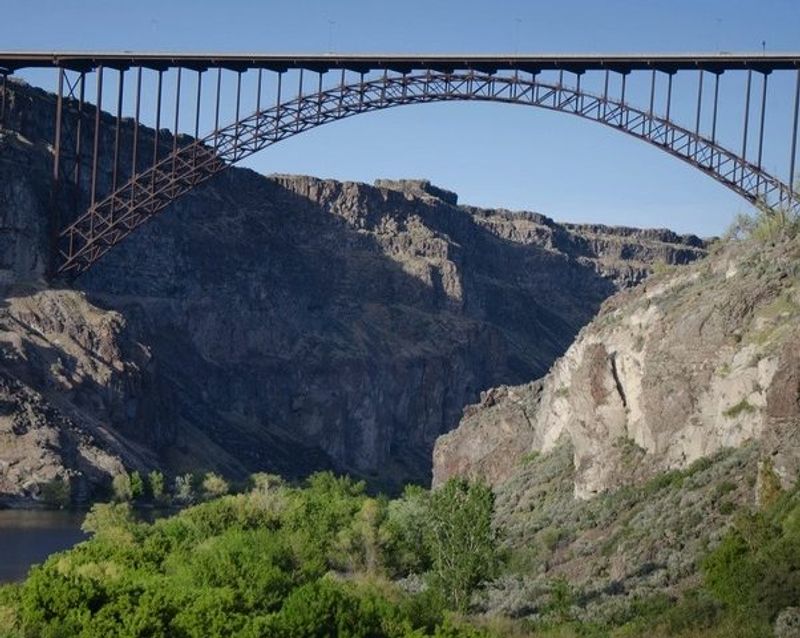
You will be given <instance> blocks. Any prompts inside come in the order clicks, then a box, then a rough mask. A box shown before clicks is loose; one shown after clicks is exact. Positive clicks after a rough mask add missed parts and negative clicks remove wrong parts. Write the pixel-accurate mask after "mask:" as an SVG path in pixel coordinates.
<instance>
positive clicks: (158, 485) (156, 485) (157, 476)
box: [147, 470, 166, 503]
mask: <svg viewBox="0 0 800 638" xmlns="http://www.w3.org/2000/svg"><path fill="white" fill-rule="evenodd" d="M147 482H148V483H149V485H150V496H152V498H153V500H154V501H155V502H156V503H161V502H162V501H164V496H165V495H166V494H165V490H164V475H163V474H162V473H161V472H159V471H158V470H153V471H152V472H150V474H148V475H147Z"/></svg>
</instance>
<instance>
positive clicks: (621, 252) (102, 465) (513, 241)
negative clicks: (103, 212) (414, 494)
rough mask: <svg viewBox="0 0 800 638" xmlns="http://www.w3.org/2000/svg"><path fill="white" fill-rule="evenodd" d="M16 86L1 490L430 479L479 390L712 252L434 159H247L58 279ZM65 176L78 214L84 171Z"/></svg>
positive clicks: (44, 153)
mask: <svg viewBox="0 0 800 638" xmlns="http://www.w3.org/2000/svg"><path fill="white" fill-rule="evenodd" d="M12 86H13V90H14V93H13V95H12V99H11V100H9V103H10V115H9V117H8V118H7V126H6V129H4V130H2V131H0V219H2V230H0V242H2V252H0V281H2V284H3V294H2V300H3V301H2V308H0V494H1V495H5V497H6V499H7V500H8V499H9V498H12V497H16V498H21V499H29V498H36V497H37V495H38V494H39V491H40V489H41V485H43V484H45V483H46V482H47V481H49V480H51V479H53V478H56V477H60V478H66V479H69V480H70V481H71V483H72V485H73V488H74V490H73V491H74V496H75V498H78V499H87V498H90V497H91V496H92V495H93V494H96V493H98V492H99V491H100V492H101V491H102V489H103V486H104V485H107V483H108V481H109V480H110V477H111V476H112V475H113V474H115V473H116V472H119V471H121V470H122V468H127V469H129V470H130V469H140V470H147V469H151V468H156V467H159V468H161V469H164V470H165V471H167V472H168V473H177V472H185V471H200V470H216V471H219V472H222V473H224V474H226V475H227V476H230V477H234V478H237V477H243V476H245V475H247V474H248V473H251V472H254V471H262V470H265V471H273V472H279V473H281V474H284V475H287V476H301V475H304V474H306V473H308V472H310V471H313V470H316V469H322V468H332V469H335V470H338V471H343V472H350V473H352V474H354V475H357V476H361V477H365V478H367V479H369V480H371V481H372V482H373V483H374V484H376V485H380V486H390V485H396V484H400V483H402V482H403V481H408V480H413V481H420V482H424V481H427V480H429V473H430V458H431V451H432V448H433V445H434V442H435V440H436V438H437V437H438V436H440V435H441V434H443V433H445V432H447V431H448V430H450V429H451V428H453V427H454V426H455V425H456V424H457V423H458V420H459V418H460V416H461V414H462V411H463V409H464V406H466V405H469V404H471V403H474V402H475V401H476V400H477V399H478V397H479V395H480V393H481V392H482V391H485V390H487V389H488V388H492V387H494V386H499V385H503V386H517V385H519V384H522V383H524V382H526V381H527V380H529V379H532V378H537V377H540V376H542V375H544V374H545V373H546V372H547V370H548V369H549V368H550V366H551V365H552V364H553V362H554V361H555V360H556V359H557V358H558V357H559V356H561V355H563V354H564V352H565V351H567V349H568V348H569V346H570V344H571V343H572V341H573V339H574V337H575V336H576V334H577V333H578V331H579V330H580V329H581V327H582V326H584V325H585V324H586V323H587V322H588V321H589V320H590V319H591V318H592V316H593V315H594V314H595V313H596V311H597V310H598V308H599V307H600V305H601V303H602V302H603V301H604V300H605V299H606V298H607V297H609V295H611V294H613V293H614V292H616V291H618V290H619V289H623V288H627V287H629V286H631V285H634V284H636V283H638V282H640V281H641V280H642V279H644V278H645V277H646V276H647V275H648V274H649V273H650V272H651V270H652V269H653V267H654V265H656V264H659V265H661V267H663V266H664V265H672V264H682V263H688V262H691V261H693V260H695V259H697V258H699V257H702V256H703V255H704V254H705V244H704V242H702V241H701V240H699V239H697V238H696V237H691V236H678V235H676V234H674V233H671V232H669V231H663V230H636V229H628V228H610V227H603V226H596V225H591V226H590V225H576V224H560V223H556V222H554V221H553V220H551V219H549V218H547V217H545V216H543V215H540V214H535V213H512V212H509V211H504V210H486V209H478V208H474V207H469V206H463V205H459V204H458V202H457V197H456V195H455V194H453V193H451V192H448V191H446V190H443V189H440V188H436V187H434V186H432V185H431V184H429V183H428V182H425V181H420V180H400V181H391V180H383V181H379V182H377V183H376V184H375V185H374V186H369V185H366V184H360V183H352V182H345V183H341V182H335V181H331V180H322V179H316V178H311V177H294V176H270V177H264V176H262V175H258V174H256V173H254V172H253V171H250V170H245V169H239V168H231V169H229V170H228V171H226V172H225V173H223V174H221V175H220V176H218V177H217V178H215V179H213V180H212V181H211V182H209V183H207V184H205V185H204V186H202V187H199V188H197V189H196V190H194V191H193V192H191V193H190V194H189V195H187V196H185V197H183V198H182V199H180V200H179V201H177V202H176V203H175V204H174V205H173V206H172V207H171V208H170V209H168V210H167V211H165V212H164V213H163V214H161V215H159V216H158V217H157V218H156V219H154V220H152V221H151V222H149V223H147V224H145V225H144V226H143V227H142V228H141V229H139V230H137V231H136V232H135V233H134V234H133V235H132V236H131V237H129V238H128V239H126V240H125V241H124V242H122V244H120V245H119V246H118V247H117V248H115V249H114V250H112V251H111V252H110V253H109V254H108V255H107V256H106V257H105V258H104V259H103V260H102V261H101V262H100V263H98V264H97V265H96V266H95V267H94V268H93V269H92V270H91V271H90V272H88V273H86V274H85V275H82V276H81V277H80V278H78V279H77V280H75V281H74V282H70V283H64V282H62V283H53V282H52V281H51V282H47V281H46V280H45V278H44V273H45V271H46V267H47V262H48V254H49V248H48V246H49V237H50V234H51V233H52V230H53V229H52V227H51V220H52V218H53V216H52V210H53V205H54V204H53V202H52V200H51V194H50V193H51V191H50V170H51V168H50V164H51V161H52V159H51V158H52V155H51V153H52V149H51V146H50V140H51V137H52V130H51V128H52V125H51V124H50V119H51V110H52V99H53V98H52V96H51V95H48V94H46V93H44V92H42V91H39V90H36V89H32V88H30V87H27V86H25V85H23V84H21V83H13V84H12ZM103 122H104V124H105V128H103V131H104V134H103V139H102V140H101V148H102V147H107V146H108V145H110V144H111V139H112V136H111V130H110V127H111V122H112V120H111V119H110V118H109V117H108V116H104V118H103ZM126 127H127V128H125V129H124V130H123V137H124V136H125V135H129V134H130V127H131V124H130V122H127V123H126ZM140 139H141V140H143V142H142V143H143V144H146V143H147V140H148V139H152V131H149V130H147V129H143V130H142V132H141V136H140ZM163 143H165V144H170V143H171V142H170V141H169V140H166V141H164V142H163ZM129 168H130V167H126V166H124V165H123V167H122V170H123V171H124V170H128V169H129ZM109 171H110V168H109V167H108V166H104V167H103V172H102V174H101V180H100V181H101V183H107V182H108V180H109ZM82 186H83V187H84V189H85V186H86V184H82ZM68 196H69V197H68ZM61 197H63V198H64V199H63V201H62V200H61V199H59V200H58V201H57V202H56V206H57V207H58V208H59V209H60V210H61V215H62V219H63V218H68V216H69V214H70V212H71V211H72V212H74V209H75V208H76V206H77V208H80V198H81V197H85V192H84V193H83V194H82V193H81V192H77V193H62V194H61ZM76 201H77V202H78V204H76V203H75V202H76ZM653 285H655V284H653ZM642 312H643V313H644V314H643V315H642V316H643V319H642V321H656V319H655V316H654V315H652V313H651V314H649V315H648V314H647V313H646V312H645V311H642ZM654 339H655V338H654ZM570 352H574V348H573V351H570ZM592 356H594V355H592ZM567 357H568V359H567V360H570V359H569V357H572V358H573V359H574V358H575V355H574V354H572V355H567ZM595 360H596V361H599V362H600V363H596V364H591V365H590V366H589V367H590V368H591V370H589V371H588V372H586V374H587V375H589V377H591V380H592V383H593V384H594V385H593V386H592V387H593V388H594V387H595V386H596V387H597V393H602V394H603V396H606V395H608V396H607V398H606V399H605V401H606V402H607V405H608V407H607V410H606V411H607V412H608V414H609V415H611V413H612V412H613V410H619V409H621V408H619V407H618V406H617V404H618V403H619V402H620V401H622V400H623V399H622V398H620V397H618V396H616V395H614V389H615V388H616V385H613V384H612V386H609V387H607V385H608V383H607V379H606V376H604V375H605V374H606V370H605V368H604V367H603V365H606V363H607V362H608V356H607V355H603V354H602V353H600V354H598V355H597V356H594V358H593V359H592V361H595ZM603 362H606V363H603ZM561 365H562V366H565V370H566V364H561ZM609 365H610V364H609ZM616 365H617V369H620V370H622V372H621V373H620V374H622V375H623V376H624V375H625V374H626V370H627V368H624V369H623V366H627V365H628V363H625V362H622V361H619V362H618V364H616ZM630 365H634V362H633V361H632V362H631V363H630ZM592 366H594V367H592ZM606 367H607V366H606ZM566 374H567V372H566V371H565V372H564V375H566ZM609 374H610V373H609ZM764 374H766V372H764ZM565 378H566V377H565ZM737 378H738V377H737ZM622 383H623V387H624V384H625V381H624V380H623V382H622ZM578 385H579V384H577V383H576V385H575V388H577V387H578ZM560 388H561V386H560V385H558V387H554V389H552V390H547V392H551V393H552V394H554V395H556V394H558V393H559V392H563V390H561V389H560ZM509 392H511V391H509ZM514 392H516V391H514ZM628 392H629V393H630V392H632V390H628ZM732 392H733V390H732ZM748 396H749V395H748ZM598 397H599V394H598ZM751 399H752V401H755V398H752V397H751ZM598 400H600V399H599V398H598ZM624 400H625V401H627V402H628V403H629V404H632V402H633V401H634V400H635V399H634V398H633V396H631V397H630V398H627V397H626V398H625V399H624ZM754 405H755V403H754ZM614 414H616V413H614ZM608 418H611V416H609V417H608ZM603 427H605V426H603ZM542 431H545V430H542ZM546 431H547V432H552V434H550V435H548V436H555V430H552V429H551V430H546ZM639 443H641V444H642V445H647V444H649V439H644V438H643V439H642V440H641V441H639ZM543 444H544V443H542V445H543ZM517 445H518V444H517ZM694 453H695V451H694V450H692V449H688V448H687V450H686V454H687V455H688V456H689V457H690V456H691V455H692V454H694ZM439 472H440V473H441V470H439ZM596 474H597V470H592V469H591V468H587V469H586V477H587V478H586V486H587V488H586V489H588V490H591V489H593V486H595V485H598V484H599V483H598V481H599V482H602V480H603V479H602V478H597V477H595V475H596Z"/></svg>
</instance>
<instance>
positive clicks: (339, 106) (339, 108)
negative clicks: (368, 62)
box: [336, 69, 406, 118]
mask: <svg viewBox="0 0 800 638" xmlns="http://www.w3.org/2000/svg"><path fill="white" fill-rule="evenodd" d="M344 81H345V69H342V77H341V79H340V80H339V101H338V103H337V104H336V117H337V118H339V117H341V115H342V103H343V101H344ZM405 96H406V74H405V73H403V97H405Z"/></svg>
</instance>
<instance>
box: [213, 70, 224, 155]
mask: <svg viewBox="0 0 800 638" xmlns="http://www.w3.org/2000/svg"><path fill="white" fill-rule="evenodd" d="M221 87H222V67H219V68H217V97H216V104H215V106H214V149H215V150H216V148H217V140H218V138H219V94H220V89H221Z"/></svg>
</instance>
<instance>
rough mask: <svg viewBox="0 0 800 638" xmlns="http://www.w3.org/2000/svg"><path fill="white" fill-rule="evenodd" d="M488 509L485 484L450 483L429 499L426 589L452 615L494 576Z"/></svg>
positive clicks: (496, 561)
mask: <svg viewBox="0 0 800 638" xmlns="http://www.w3.org/2000/svg"><path fill="white" fill-rule="evenodd" d="M493 508H494V494H492V490H491V489H490V488H489V487H488V486H487V485H486V484H485V483H469V482H467V481H465V480H462V479H451V480H449V481H448V482H447V483H446V484H445V485H444V486H443V487H442V488H441V489H439V490H437V491H436V492H434V493H433V494H432V495H431V499H430V509H429V516H430V518H429V523H428V526H427V527H428V529H427V535H426V536H427V545H428V548H429V551H430V555H431V557H432V560H433V567H432V570H431V586H432V588H433V589H434V591H436V592H437V593H438V594H439V595H440V596H441V597H442V598H443V602H444V603H445V604H446V605H447V606H449V607H451V608H453V609H456V610H458V611H466V610H467V608H468V607H469V601H470V598H471V596H472V593H473V592H474V591H476V590H477V589H478V588H479V587H480V586H481V585H483V584H484V583H485V582H486V581H488V580H490V579H491V578H493V577H494V576H495V575H496V574H497V570H498V567H499V565H500V554H499V551H498V543H497V537H496V534H495V532H494V530H493V529H492V510H493Z"/></svg>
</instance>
